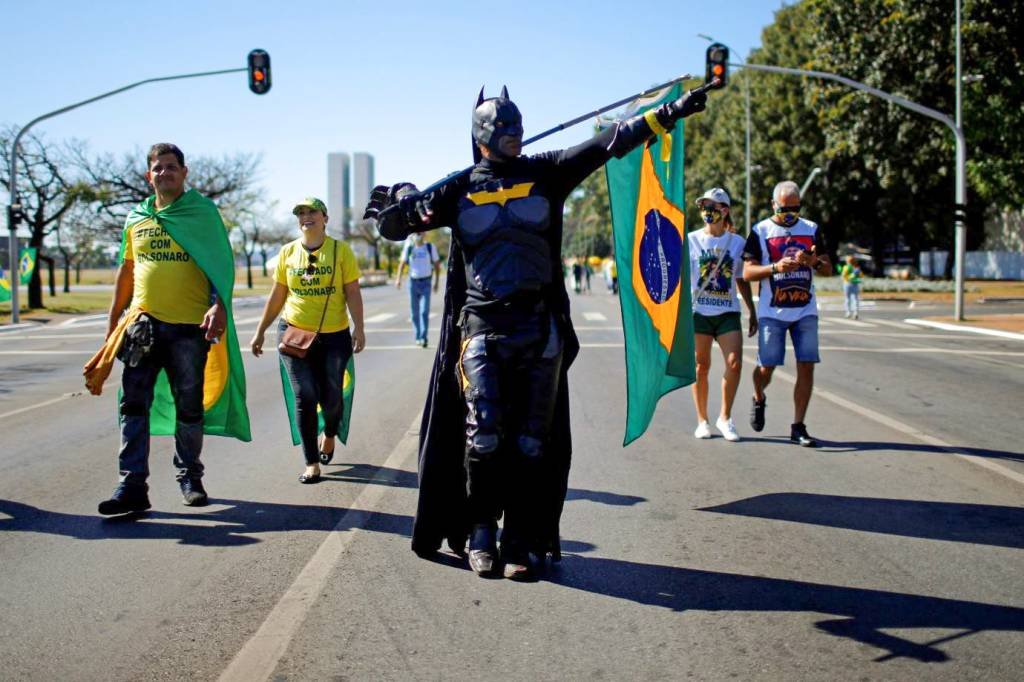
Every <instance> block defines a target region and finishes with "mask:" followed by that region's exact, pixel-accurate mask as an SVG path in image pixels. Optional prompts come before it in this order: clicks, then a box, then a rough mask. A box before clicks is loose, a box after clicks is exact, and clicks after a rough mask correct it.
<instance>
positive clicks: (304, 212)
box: [250, 197, 366, 484]
mask: <svg viewBox="0 0 1024 682" xmlns="http://www.w3.org/2000/svg"><path fill="white" fill-rule="evenodd" d="M292 214H293V215H295V217H296V219H297V220H298V226H299V230H300V232H301V233H302V236H301V237H300V238H299V239H296V240H295V241H293V242H289V243H287V244H285V245H284V246H282V247H281V251H280V253H279V254H278V257H277V267H276V268H275V269H274V286H273V288H272V289H271V290H270V296H268V297H267V303H266V305H265V306H264V307H263V317H262V318H261V319H260V322H259V325H258V326H257V327H256V334H255V335H254V336H253V337H252V341H251V342H250V345H251V347H252V354H253V355H255V356H256V357H259V356H261V355H262V354H263V341H264V333H265V332H266V330H267V328H268V327H269V326H270V325H271V323H272V322H273V321H274V320H275V319H276V318H277V316H278V315H279V314H281V312H282V310H283V311H284V313H283V314H282V315H281V322H280V324H279V326H278V330H277V332H278V334H277V338H278V340H279V341H281V343H280V344H279V345H278V350H279V352H280V358H281V362H283V363H284V368H285V371H286V373H287V376H288V382H289V384H290V386H291V391H292V394H293V395H294V396H295V405H294V414H295V422H297V424H298V429H299V435H300V438H301V443H302V454H303V456H304V458H305V460H306V469H305V471H304V472H303V473H302V475H301V476H299V482H300V483H307V484H308V483H316V482H317V481H319V480H320V464H321V463H323V464H327V463H329V462H330V461H331V458H332V457H334V449H335V438H336V436H337V435H338V431H339V428H340V427H341V421H342V417H343V415H344V410H345V404H344V398H343V393H342V390H343V381H344V376H345V368H346V367H347V366H348V362H349V358H351V357H352V354H353V353H358V352H360V351H361V350H363V347H364V346H365V345H366V339H365V337H364V335H363V297H362V293H361V292H360V290H359V276H360V272H359V265H358V264H357V263H356V257H355V255H354V254H353V253H352V249H351V248H350V247H349V245H348V244H346V243H344V242H342V241H339V240H337V239H334V238H332V237H329V236H328V235H327V206H326V205H325V204H324V202H322V201H321V200H319V199H317V198H315V197H308V198H306V199H303V200H302V201H300V202H299V203H297V204H296V205H295V208H293V209H292ZM346 309H347V310H346ZM349 314H351V316H352V317H351V325H350V324H349ZM303 332H305V334H303ZM292 338H294V339H296V341H295V342H291V341H289V339H292ZM303 345H305V347H304V348H302V346H303ZM317 406H319V408H320V410H321V412H322V414H323V440H322V441H321V442H319V443H318V442H317V437H318V434H319V430H320V425H319V416H318V414H317ZM289 409H292V408H291V406H290V407H289Z"/></svg>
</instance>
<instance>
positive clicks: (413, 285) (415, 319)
mask: <svg viewBox="0 0 1024 682" xmlns="http://www.w3.org/2000/svg"><path fill="white" fill-rule="evenodd" d="M409 302H410V304H411V308H412V330H413V332H414V333H415V334H416V340H417V341H426V340H427V320H428V319H429V316H430V278H429V277H422V278H419V279H416V278H413V277H410V278H409Z"/></svg>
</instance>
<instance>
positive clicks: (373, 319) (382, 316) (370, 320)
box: [363, 313, 395, 324]
mask: <svg viewBox="0 0 1024 682" xmlns="http://www.w3.org/2000/svg"><path fill="white" fill-rule="evenodd" d="M394 316H395V313H378V314H376V315H371V316H370V317H367V318H366V319H364V320H363V324H376V323H377V322H385V321H387V320H390V319H391V318H392V317H394Z"/></svg>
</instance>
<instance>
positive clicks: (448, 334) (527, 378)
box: [365, 89, 707, 580]
mask: <svg viewBox="0 0 1024 682" xmlns="http://www.w3.org/2000/svg"><path fill="white" fill-rule="evenodd" d="M706 99H707V98H706V95H705V94H704V92H703V91H702V90H699V89H698V90H695V91H693V92H690V93H687V94H685V95H683V96H682V97H680V98H678V99H676V100H674V101H671V102H668V103H666V104H664V105H663V106H661V107H658V108H657V109H654V110H651V111H649V112H647V113H646V114H645V115H642V116H635V117H633V118H630V119H628V120H625V121H622V122H620V123H618V124H617V125H616V126H614V127H612V128H609V129H607V130H605V131H603V132H602V133H600V134H598V135H597V136H596V137H594V138H592V139H591V140H589V141H587V142H584V143H583V144H580V145H577V146H575V147H572V148H569V149H564V150H560V151H552V152H546V153H543V154H538V155H536V156H521V152H522V147H523V144H524V143H523V138H522V136H523V126H522V117H521V115H520V113H519V109H518V108H517V107H516V105H515V104H514V103H513V102H512V101H511V100H510V99H509V97H508V92H507V90H506V89H502V92H501V96H499V97H492V98H489V99H484V97H483V90H481V92H480V96H479V97H478V99H477V104H476V108H475V109H474V112H473V145H474V148H473V152H474V160H475V161H476V165H474V166H473V167H472V168H471V169H468V171H467V172H463V173H461V174H459V175H457V176H455V177H453V178H451V179H449V180H446V181H445V182H444V183H441V184H440V185H439V186H437V185H436V186H434V187H431V188H428V190H426V191H424V192H422V193H421V192H418V191H417V190H416V188H415V187H414V186H412V185H410V184H408V183H400V184H397V185H393V186H391V187H390V188H389V187H386V186H378V187H376V188H374V191H373V193H372V195H371V198H370V202H369V204H368V205H367V210H366V215H365V217H366V218H373V219H375V220H376V221H377V226H378V229H379V230H380V233H381V234H382V235H383V236H384V237H386V238H388V239H391V240H396V241H397V240H401V239H405V238H406V237H407V236H408V235H409V234H411V233H413V232H422V231H425V230H431V229H436V228H439V227H444V226H448V227H451V229H452V237H453V239H452V247H451V252H450V255H449V263H448V278H447V287H446V292H445V310H444V319H443V322H442V329H441V340H440V344H439V347H438V351H437V356H436V359H435V362H434V368H433V372H432V374H431V384H430V391H429V392H428V395H427V404H426V407H425V410H424V416H423V424H422V427H421V429H420V456H419V484H420V485H419V488H420V490H419V493H420V494H419V503H418V506H417V511H416V519H415V523H414V525H413V538H412V548H413V550H414V551H415V552H416V553H417V554H419V555H420V556H423V557H430V556H433V554H434V553H435V552H436V551H437V550H438V549H439V548H440V546H441V542H442V540H445V539H447V541H448V545H449V547H450V548H451V549H452V550H454V551H455V552H457V553H459V554H462V553H463V551H464V546H465V541H466V539H467V537H468V538H469V565H470V567H471V568H472V569H473V571H475V572H476V573H477V574H479V575H481V576H493V575H504V576H505V577H507V578H510V579H514V580H525V579H529V578H531V577H532V571H533V569H532V567H531V558H530V555H531V554H533V555H536V556H539V557H544V556H545V555H547V554H548V553H550V554H551V555H552V558H553V559H555V560H557V559H558V558H559V556H560V551H559V533H558V522H559V518H560V516H561V512H562V506H563V503H564V501H565V493H566V486H567V483H568V475H569V463H570V454H571V449H572V445H571V439H570V434H569V410H568V388H567V380H566V375H567V372H568V368H569V365H570V364H571V363H572V361H573V359H574V357H575V356H576V353H577V351H578V348H579V344H578V342H577V340H576V336H575V333H574V331H573V328H572V323H571V321H570V319H569V299H568V296H567V294H566V291H565V283H564V281H563V279H562V277H561V276H560V273H561V262H562V254H561V243H562V209H563V205H564V203H565V200H566V198H567V197H568V195H569V193H570V192H572V191H573V189H575V188H576V186H577V185H578V184H579V183H580V182H582V181H583V179H584V178H586V177H587V176H588V175H589V174H590V173H592V172H593V171H594V170H596V169H598V168H600V167H601V166H602V165H603V164H604V163H605V162H606V161H608V160H609V159H610V158H612V157H613V156H622V155H624V154H626V153H628V152H629V151H630V150H632V149H634V148H636V147H637V146H639V145H641V144H643V143H644V142H646V141H647V140H650V139H651V138H652V137H654V136H655V135H656V134H659V133H664V132H666V131H667V130H669V129H671V128H672V127H673V125H674V124H675V122H676V121H677V120H679V119H680V118H683V117H685V116H688V115H690V114H693V113H695V112H698V111H701V110H703V109H704V106H705V102H706ZM502 515H504V518H505V520H504V528H503V530H502V536H501V553H500V556H499V553H498V547H497V522H498V519H499V518H501V516H502Z"/></svg>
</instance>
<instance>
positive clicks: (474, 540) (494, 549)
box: [469, 524, 498, 578]
mask: <svg viewBox="0 0 1024 682" xmlns="http://www.w3.org/2000/svg"><path fill="white" fill-rule="evenodd" d="M497 536H498V529H497V528H496V527H495V526H494V525H493V524H478V525H475V526H473V533H472V535H470V536H469V567H470V568H472V569H473V572H474V573H476V574H477V575H479V576H481V577H484V578H489V577H492V576H493V575H494V574H495V573H494V572H495V569H496V568H497V564H498V543H497Z"/></svg>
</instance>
